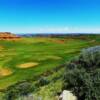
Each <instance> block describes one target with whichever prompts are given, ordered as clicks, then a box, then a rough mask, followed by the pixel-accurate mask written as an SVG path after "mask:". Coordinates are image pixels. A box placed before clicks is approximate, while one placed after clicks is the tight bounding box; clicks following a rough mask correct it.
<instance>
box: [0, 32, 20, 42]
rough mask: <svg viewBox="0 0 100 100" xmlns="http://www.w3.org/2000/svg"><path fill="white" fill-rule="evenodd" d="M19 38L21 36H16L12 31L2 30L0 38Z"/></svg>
mask: <svg viewBox="0 0 100 100" xmlns="http://www.w3.org/2000/svg"><path fill="white" fill-rule="evenodd" d="M19 38H20V37H19V36H16V35H15V34H12V33H10V32H0V40H16V39H19Z"/></svg>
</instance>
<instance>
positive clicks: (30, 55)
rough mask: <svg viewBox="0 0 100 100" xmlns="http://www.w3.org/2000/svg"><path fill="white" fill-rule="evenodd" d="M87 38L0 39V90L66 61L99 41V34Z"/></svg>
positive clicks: (99, 42)
mask: <svg viewBox="0 0 100 100" xmlns="http://www.w3.org/2000/svg"><path fill="white" fill-rule="evenodd" d="M88 38H89V39H81V38H43V37H41V38H40V37H34V38H21V39H20V40H17V41H6V40H0V89H4V88H6V87H8V86H9V85H12V84H14V83H16V82H18V81H21V80H26V79H32V78H33V79H34V77H35V76H38V75H40V74H42V73H44V72H46V71H48V70H52V69H53V68H55V67H57V66H59V65H60V64H63V63H64V62H66V61H68V60H69V59H71V57H73V56H74V55H77V54H78V53H79V52H80V50H81V49H82V48H86V47H90V46H93V45H99V44H100V40H99V37H98V36H97V37H95V38H92V36H90V37H88ZM93 40H94V41H93ZM34 64H36V65H34ZM21 65H22V67H20V66H21ZM23 67H25V68H23ZM7 73H8V74H7Z"/></svg>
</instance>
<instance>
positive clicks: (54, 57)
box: [48, 56, 61, 60]
mask: <svg viewBox="0 0 100 100" xmlns="http://www.w3.org/2000/svg"><path fill="white" fill-rule="evenodd" d="M48 58H49V59H54V60H60V59H61V57H59V56H48Z"/></svg>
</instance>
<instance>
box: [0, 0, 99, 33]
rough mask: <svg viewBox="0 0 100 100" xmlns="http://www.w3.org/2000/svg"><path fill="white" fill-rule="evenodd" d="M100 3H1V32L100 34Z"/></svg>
mask: <svg viewBox="0 0 100 100" xmlns="http://www.w3.org/2000/svg"><path fill="white" fill-rule="evenodd" d="M99 28H100V0H0V31H10V32H15V33H21V32H39V33H40V32H100V29H99Z"/></svg>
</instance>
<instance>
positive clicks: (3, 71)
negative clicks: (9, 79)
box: [0, 68, 12, 77]
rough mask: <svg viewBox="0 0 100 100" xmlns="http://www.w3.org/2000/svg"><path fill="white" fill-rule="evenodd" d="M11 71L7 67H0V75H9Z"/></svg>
mask: <svg viewBox="0 0 100 100" xmlns="http://www.w3.org/2000/svg"><path fill="white" fill-rule="evenodd" d="M11 74H12V71H11V70H10V69H8V68H0V77H2V76H8V75H11Z"/></svg>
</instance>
